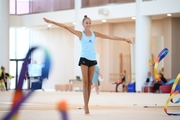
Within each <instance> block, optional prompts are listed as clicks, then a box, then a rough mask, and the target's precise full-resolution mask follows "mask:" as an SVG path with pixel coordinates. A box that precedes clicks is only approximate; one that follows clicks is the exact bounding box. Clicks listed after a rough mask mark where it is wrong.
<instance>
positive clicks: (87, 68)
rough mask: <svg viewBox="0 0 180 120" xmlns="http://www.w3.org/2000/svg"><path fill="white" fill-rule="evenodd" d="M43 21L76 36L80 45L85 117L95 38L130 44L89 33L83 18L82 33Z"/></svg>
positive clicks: (119, 38)
mask: <svg viewBox="0 0 180 120" xmlns="http://www.w3.org/2000/svg"><path fill="white" fill-rule="evenodd" d="M44 21H45V22H47V23H50V24H54V25H57V26H59V27H63V28H65V29H66V30H68V31H69V32H71V33H72V34H74V35H76V36H77V37H78V38H79V40H80V42H81V45H82V52H81V57H80V60H79V66H81V71H82V76H83V97H84V111H85V114H86V115H89V107H88V104H89V98H90V93H91V85H92V78H93V74H94V68H95V65H96V64H97V61H96V52H95V49H94V46H95V40H96V37H100V38H104V39H111V40H121V41H126V42H127V43H131V41H130V40H129V39H125V38H121V37H116V36H109V35H105V34H102V33H99V32H96V31H91V30H90V28H91V19H90V18H89V17H87V16H86V15H85V16H84V19H83V20H82V25H83V27H84V31H82V32H81V31H78V30H74V29H73V28H71V27H68V26H66V25H64V24H62V23H57V22H55V21H51V20H49V19H46V18H44Z"/></svg>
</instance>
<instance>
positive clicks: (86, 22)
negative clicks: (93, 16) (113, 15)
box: [82, 19, 91, 30]
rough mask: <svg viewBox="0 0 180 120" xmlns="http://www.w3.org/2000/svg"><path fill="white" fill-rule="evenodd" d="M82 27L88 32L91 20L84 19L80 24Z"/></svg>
mask: <svg viewBox="0 0 180 120" xmlns="http://www.w3.org/2000/svg"><path fill="white" fill-rule="evenodd" d="M82 25H83V27H84V29H85V30H90V28H91V20H90V19H86V20H85V21H84V22H83V23H82Z"/></svg>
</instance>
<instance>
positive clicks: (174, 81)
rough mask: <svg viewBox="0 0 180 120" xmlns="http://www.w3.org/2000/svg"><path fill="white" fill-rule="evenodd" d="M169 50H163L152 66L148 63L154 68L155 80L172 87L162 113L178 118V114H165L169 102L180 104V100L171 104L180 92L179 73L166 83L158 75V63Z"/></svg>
mask: <svg viewBox="0 0 180 120" xmlns="http://www.w3.org/2000/svg"><path fill="white" fill-rule="evenodd" d="M168 52H169V50H168V49H167V48H164V49H163V50H162V51H161V52H160V53H159V55H158V57H157V58H156V62H155V63H154V64H152V62H151V61H149V64H150V65H152V66H154V73H155V79H157V80H158V81H159V82H161V84H163V85H170V84H173V85H172V88H171V93H170V97H169V98H168V100H167V101H166V103H165V106H164V111H165V113H166V114H167V115H173V116H180V114H177V113H168V112H167V106H168V104H169V102H170V101H171V102H172V103H176V104H177V103H179V102H180V98H179V99H178V100H177V101H176V102H173V98H174V97H175V96H176V95H177V94H178V93H179V92H180V85H179V84H178V82H179V79H180V73H179V74H178V76H177V77H176V79H172V80H169V81H168V82H166V83H164V82H162V81H161V79H160V77H159V75H158V63H159V62H160V61H161V60H162V59H163V58H164V57H165V56H166V55H167V54H168Z"/></svg>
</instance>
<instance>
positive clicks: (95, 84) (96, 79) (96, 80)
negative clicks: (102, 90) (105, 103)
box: [91, 65, 103, 94]
mask: <svg viewBox="0 0 180 120" xmlns="http://www.w3.org/2000/svg"><path fill="white" fill-rule="evenodd" d="M99 76H100V77H101V79H103V76H102V74H101V72H100V70H99V67H98V66H97V65H96V66H95V69H94V76H93V79H92V83H93V85H92V86H91V89H93V88H94V87H95V89H96V93H97V94H99V85H100V81H99Z"/></svg>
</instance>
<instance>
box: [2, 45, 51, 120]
mask: <svg viewBox="0 0 180 120" xmlns="http://www.w3.org/2000/svg"><path fill="white" fill-rule="evenodd" d="M39 48H40V49H42V50H43V51H44V53H45V62H44V68H42V74H41V76H40V80H39V82H37V83H35V84H37V85H41V84H42V82H43V80H44V79H45V78H48V75H49V71H50V67H51V60H50V55H49V53H48V51H47V50H46V49H44V48H41V47H33V48H31V49H30V50H29V51H28V53H27V55H26V57H25V59H24V63H23V64H22V68H21V72H20V76H19V80H18V83H17V87H16V91H15V93H14V98H13V104H12V108H11V111H10V112H9V113H8V114H7V115H6V116H5V117H4V118H3V119H2V120H10V119H12V120H17V111H18V109H19V108H20V106H21V104H22V103H23V102H24V101H25V100H26V99H28V98H29V96H30V95H31V94H32V93H33V91H34V90H35V89H37V88H31V90H30V91H29V92H27V93H26V94H23V92H22V86H23V82H24V80H25V78H26V71H27V69H28V64H29V59H30V55H31V53H32V52H34V51H35V50H36V49H39Z"/></svg>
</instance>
